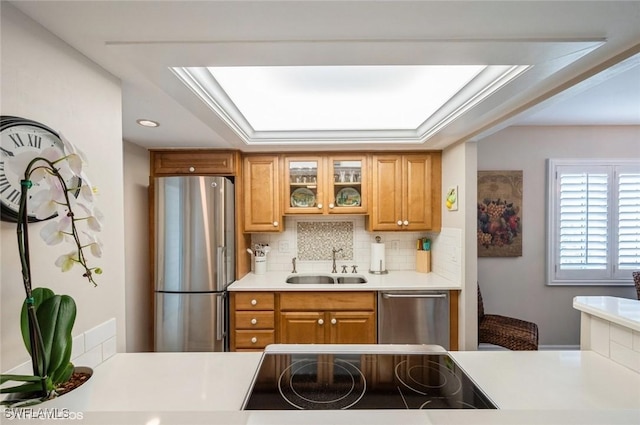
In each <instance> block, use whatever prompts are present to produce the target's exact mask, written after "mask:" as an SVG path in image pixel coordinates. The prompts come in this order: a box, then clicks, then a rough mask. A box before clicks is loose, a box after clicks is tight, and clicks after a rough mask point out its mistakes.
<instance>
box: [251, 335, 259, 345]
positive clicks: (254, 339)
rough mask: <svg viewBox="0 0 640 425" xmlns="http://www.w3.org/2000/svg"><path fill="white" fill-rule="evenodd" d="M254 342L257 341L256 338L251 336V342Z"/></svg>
mask: <svg viewBox="0 0 640 425" xmlns="http://www.w3.org/2000/svg"><path fill="white" fill-rule="evenodd" d="M256 342H258V338H256V337H255V336H254V337H253V338H251V343H252V344H255V343H256Z"/></svg>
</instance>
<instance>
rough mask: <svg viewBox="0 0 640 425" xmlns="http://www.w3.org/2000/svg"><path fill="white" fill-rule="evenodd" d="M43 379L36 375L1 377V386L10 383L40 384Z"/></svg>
mask: <svg viewBox="0 0 640 425" xmlns="http://www.w3.org/2000/svg"><path fill="white" fill-rule="evenodd" d="M41 379H42V378H41V377H39V376H34V375H11V374H6V375H0V384H4V383H5V382H8V381H24V382H39V381H40V380H41Z"/></svg>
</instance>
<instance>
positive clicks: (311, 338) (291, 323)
mask: <svg viewBox="0 0 640 425" xmlns="http://www.w3.org/2000/svg"><path fill="white" fill-rule="evenodd" d="M325 327H326V325H325V323H324V312H317V311H289V312H282V313H280V338H279V341H278V342H279V343H281V344H323V343H324V339H325V338H324V333H325Z"/></svg>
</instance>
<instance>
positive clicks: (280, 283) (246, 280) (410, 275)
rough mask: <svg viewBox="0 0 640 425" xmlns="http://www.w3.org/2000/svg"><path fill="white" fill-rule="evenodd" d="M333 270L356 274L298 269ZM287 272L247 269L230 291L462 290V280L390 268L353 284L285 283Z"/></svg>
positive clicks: (340, 274)
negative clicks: (390, 269) (264, 271)
mask: <svg viewBox="0 0 640 425" xmlns="http://www.w3.org/2000/svg"><path fill="white" fill-rule="evenodd" d="M309 274H330V275H332V276H354V275H353V274H351V273H335V274H332V273H321V272H319V273H297V275H309ZM289 275H291V273H288V272H267V273H265V274H260V275H257V274H254V273H248V274H247V275H245V276H244V277H243V278H242V279H240V280H237V281H235V282H234V283H232V284H231V285H230V286H229V288H228V289H229V291H388V290H459V289H461V288H462V286H461V284H460V282H453V281H451V280H448V279H445V278H444V277H442V276H440V275H437V274H435V273H418V272H416V271H409V270H407V271H389V273H388V274H371V273H359V274H358V275H360V276H364V277H365V278H366V279H367V283H353V284H344V283H342V284H291V283H286V282H285V281H286V279H287V276H289Z"/></svg>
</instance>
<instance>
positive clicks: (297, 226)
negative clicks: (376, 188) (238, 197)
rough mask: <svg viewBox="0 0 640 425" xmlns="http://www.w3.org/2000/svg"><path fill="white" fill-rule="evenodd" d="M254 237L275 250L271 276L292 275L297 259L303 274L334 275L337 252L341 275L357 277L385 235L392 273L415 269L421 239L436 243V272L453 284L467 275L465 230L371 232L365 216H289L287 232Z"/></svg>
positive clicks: (269, 263) (433, 245) (365, 269)
mask: <svg viewBox="0 0 640 425" xmlns="http://www.w3.org/2000/svg"><path fill="white" fill-rule="evenodd" d="M251 236H252V237H251V240H252V244H256V243H267V244H269V246H270V247H271V252H270V253H269V255H268V258H267V270H268V271H291V269H292V265H291V259H292V258H293V257H296V258H297V260H296V269H297V271H298V272H327V273H328V272H330V271H331V249H332V248H333V247H335V248H343V252H341V253H339V254H338V255H337V257H336V258H337V260H336V264H337V265H338V270H341V269H342V266H343V265H346V266H348V270H349V272H351V270H352V267H351V266H353V265H355V266H357V270H358V272H359V273H367V272H368V270H369V267H370V262H371V244H372V243H375V238H376V236H380V237H381V239H382V240H381V242H382V243H384V244H385V263H386V268H387V270H415V268H416V240H417V239H418V238H422V237H425V236H426V237H428V238H431V241H432V243H431V250H432V271H434V272H436V273H438V274H441V275H443V276H444V277H446V278H448V279H450V280H453V281H460V279H461V275H462V270H461V269H462V266H461V264H462V261H461V257H460V256H461V255H462V231H461V230H460V229H448V228H443V229H442V230H441V231H440V232H439V233H432V232H368V231H367V230H365V219H364V217H363V216H345V217H317V218H316V217H312V218H310V217H291V216H288V217H285V231H283V232H282V233H254V234H252V235H251ZM350 245H351V253H350V252H349V246H350ZM345 247H346V248H347V249H345ZM343 254H345V255H343ZM350 254H351V255H350Z"/></svg>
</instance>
